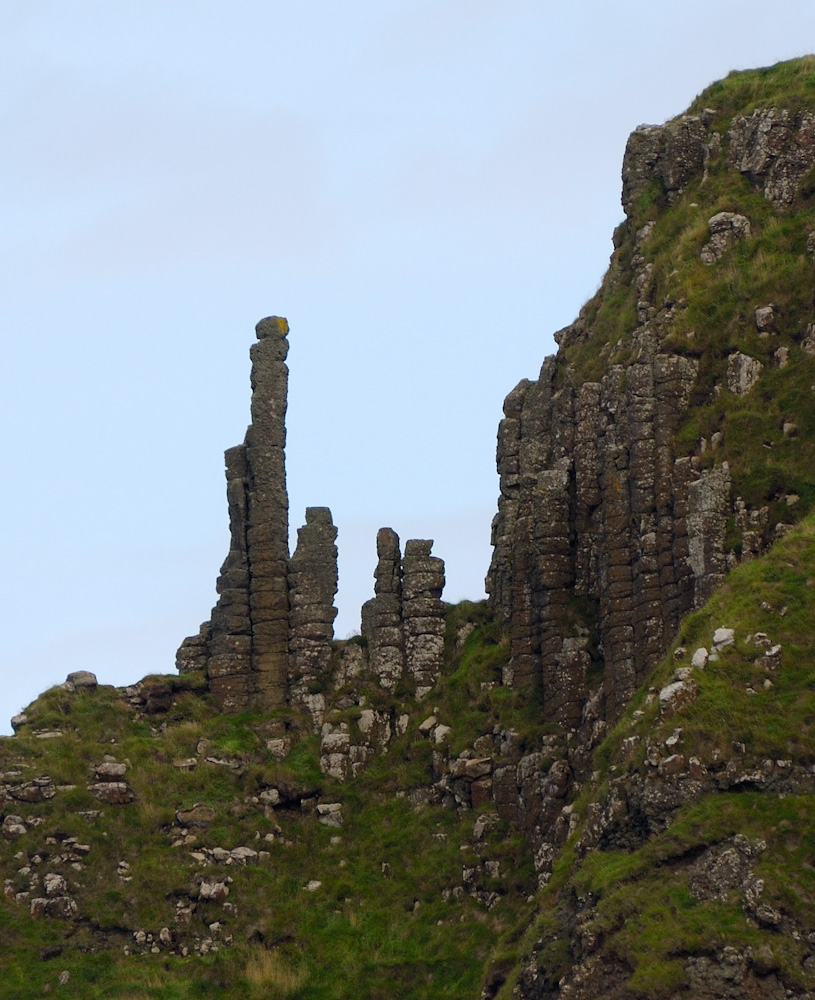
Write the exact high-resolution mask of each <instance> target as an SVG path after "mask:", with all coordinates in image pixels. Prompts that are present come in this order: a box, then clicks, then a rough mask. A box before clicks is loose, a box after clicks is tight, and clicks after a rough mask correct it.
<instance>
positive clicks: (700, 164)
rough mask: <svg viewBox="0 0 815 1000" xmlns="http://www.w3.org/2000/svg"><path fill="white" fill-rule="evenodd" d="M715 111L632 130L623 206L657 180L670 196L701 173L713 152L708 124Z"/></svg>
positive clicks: (625, 161) (626, 158)
mask: <svg viewBox="0 0 815 1000" xmlns="http://www.w3.org/2000/svg"><path fill="white" fill-rule="evenodd" d="M711 117H712V112H705V113H704V114H703V115H701V116H697V115H683V116H682V117H681V118H678V119H676V121H672V122H668V124H667V125H640V126H639V128H637V129H636V130H635V131H634V132H632V133H631V135H630V136H629V139H628V144H627V146H626V150H625V158H624V160H623V207H624V208H625V210H626V212H629V209H630V208H631V206H632V204H633V202H634V200H635V199H636V198H637V197H638V195H640V194H642V192H643V191H645V189H646V188H647V187H648V185H649V184H650V183H651V182H652V181H653V180H654V179H657V180H659V181H660V182H661V184H662V186H663V189H664V191H665V193H666V194H667V196H668V198H669V199H670V198H671V197H672V196H675V195H677V194H680V193H681V192H682V191H683V190H684V188H685V186H686V185H687V183H688V181H689V180H690V179H691V177H693V176H694V175H695V174H697V173H700V172H701V171H702V170H703V169H704V166H705V161H706V159H707V156H708V154H709V152H710V146H709V144H710V141H711V138H710V137H709V135H708V130H707V123H708V122H709V121H710V118H711Z"/></svg>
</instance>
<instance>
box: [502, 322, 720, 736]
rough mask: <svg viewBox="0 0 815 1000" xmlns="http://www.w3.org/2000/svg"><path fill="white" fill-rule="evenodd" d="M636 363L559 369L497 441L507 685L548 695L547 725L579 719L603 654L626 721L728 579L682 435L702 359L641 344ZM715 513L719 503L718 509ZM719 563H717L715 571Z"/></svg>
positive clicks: (524, 389)
mask: <svg viewBox="0 0 815 1000" xmlns="http://www.w3.org/2000/svg"><path fill="white" fill-rule="evenodd" d="M638 341H639V355H638V357H637V359H636V360H635V361H634V363H633V364H631V365H629V366H627V367H625V368H623V366H621V365H615V366H612V367H611V368H610V369H609V371H608V372H607V374H606V375H605V376H604V377H603V378H602V379H601V381H600V382H584V383H582V384H576V383H575V382H574V381H573V376H572V375H571V373H570V372H569V370H568V369H566V370H564V368H565V366H563V365H560V364H558V362H557V361H556V359H554V358H548V359H547V360H546V361H545V362H544V365H543V368H542V369H541V374H540V378H539V379H538V381H537V382H535V383H529V382H522V383H521V384H520V385H519V386H518V387H517V388H516V389H515V390H514V391H513V392H512V393H510V395H509V396H508V397H507V401H506V403H505V408H504V412H505V414H506V416H505V419H504V420H503V421H502V423H501V428H500V430H499V435H498V469H499V474H500V477H501V497H500V499H499V505H498V515H497V516H496V518H495V521H494V524H493V545H494V556H493V561H492V566H491V568H490V574H489V576H488V578H487V590H488V593H489V594H490V596H491V600H492V602H493V605H494V607H495V609H496V611H497V612H498V613H499V614H500V615H501V617H502V618H504V620H506V621H507V622H508V624H509V626H510V629H511V649H512V661H511V664H510V668H509V671H508V676H507V677H506V678H505V680H506V681H507V682H509V683H511V684H513V685H516V686H518V685H523V684H529V683H533V682H534V683H537V684H540V685H541V687H542V693H543V699H544V706H545V713H546V716H547V718H552V719H555V718H557V719H559V720H561V721H563V722H564V724H566V725H572V726H574V725H577V724H578V723H579V722H580V719H581V716H582V712H583V707H584V705H585V703H586V700H587V697H588V686H587V674H588V672H589V670H590V668H591V666H592V662H593V661H592V657H591V654H590V652H589V649H590V648H592V649H594V650H595V653H594V655H595V658H597V657H598V653H599V651H602V670H603V689H604V696H605V700H606V704H607V709H608V714H609V717H612V718H613V717H616V715H617V714H618V713H619V712H620V711H621V709H622V707H623V706H624V705H625V704H626V703H627V701H628V699H629V698H630V697H631V695H632V694H633V692H634V690H635V689H636V687H637V686H638V685H639V683H641V681H642V679H643V677H644V676H645V674H646V673H647V671H648V670H649V669H650V667H651V666H652V665H653V663H654V660H655V658H656V657H657V656H659V655H660V654H661V652H662V651H663V649H664V647H665V644H666V642H667V639H668V637H669V636H670V635H671V634H672V633H673V631H674V630H675V629H676V626H677V624H678V622H679V619H680V617H681V616H682V615H683V614H684V613H686V612H687V611H688V610H690V609H691V608H692V607H693V606H694V605H695V603H696V602H697V600H698V598H697V596H696V593H697V591H698V592H699V593H701V592H702V591H703V590H705V589H706V586H707V585H706V584H704V583H699V584H698V586H697V583H696V578H697V574H700V575H701V576H704V575H705V574H707V573H709V572H714V573H715V574H716V579H717V580H718V579H719V574H720V572H721V568H720V566H719V564H718V562H716V561H715V560H714V558H713V556H712V555H710V556H708V557H707V561H704V560H702V561H700V560H699V559H696V561H695V562H692V561H691V560H690V558H689V557H690V550H689V528H690V529H691V530H692V532H693V538H694V543H695V546H696V547H695V549H694V552H696V551H697V550H698V549H699V547H700V546H701V548H702V550H703V551H704V552H707V551H708V549H710V550H711V552H714V551H715V552H717V553H718V552H719V550H720V548H721V546H722V543H723V538H721V537H720V536H721V535H722V524H721V523H720V521H719V520H716V522H715V524H714V523H713V522H712V521H711V522H710V523H709V522H708V521H706V520H705V513H706V511H707V509H708V507H707V506H706V504H707V502H708V492H709V491H707V490H704V489H702V488H701V487H696V486H694V483H697V482H702V481H706V480H700V479H699V474H698V473H696V472H695V471H694V470H693V468H692V467H691V463H690V462H689V460H687V459H684V458H680V459H677V458H676V457H675V455H674V452H673V446H672V445H673V441H672V439H673V434H674V431H675V429H676V426H677V424H678V421H679V418H680V416H681V414H682V413H683V411H684V410H685V408H686V407H687V405H688V403H689V400H690V393H691V389H692V387H693V385H694V382H695V379H696V364H695V362H694V361H693V360H691V359H688V358H684V357H679V356H675V355H671V354H667V353H664V352H662V351H660V349H659V344H658V342H657V340H656V337H655V336H654V335H653V334H649V333H648V332H647V331H643V332H642V333H641V334H640V335H639V337H638ZM708 506H709V505H708ZM714 563H715V565H714Z"/></svg>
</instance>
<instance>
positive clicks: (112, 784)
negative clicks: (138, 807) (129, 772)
mask: <svg viewBox="0 0 815 1000" xmlns="http://www.w3.org/2000/svg"><path fill="white" fill-rule="evenodd" d="M88 791H89V792H91V794H92V795H94V797H95V798H97V799H99V801H100V802H105V803H107V805H109V806H124V805H127V804H128V803H129V802H132V801H133V799H134V798H135V797H136V796H135V794H134V793H133V789H132V788H131V787H130V786H129V785H128V784H127V782H126V781H100V782H97V783H96V784H94V785H88Z"/></svg>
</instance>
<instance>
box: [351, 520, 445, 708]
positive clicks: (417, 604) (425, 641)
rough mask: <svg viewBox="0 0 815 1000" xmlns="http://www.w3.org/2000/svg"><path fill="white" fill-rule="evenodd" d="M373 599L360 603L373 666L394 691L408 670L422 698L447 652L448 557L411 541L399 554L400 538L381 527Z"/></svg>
mask: <svg viewBox="0 0 815 1000" xmlns="http://www.w3.org/2000/svg"><path fill="white" fill-rule="evenodd" d="M376 547H377V556H378V557H379V558H378V562H377V566H376V571H375V573H374V579H375V581H376V582H375V587H374V592H375V597H374V598H373V599H372V600H370V601H367V602H366V603H365V604H364V605H363V607H362V635H363V636H364V637H365V639H366V640H367V643H368V656H369V662H370V669H371V671H372V672H373V673H374V674H375V675H376V677H377V678H378V679H379V683H380V684H381V686H382V687H383V688H385V689H386V690H389V691H392V690H393V689H394V688H395V687H396V684H397V682H398V680H399V678H400V677H401V676H402V675H403V673H404V672H405V671H407V673H408V675H409V676H410V677H411V678H412V680H413V681H414V682H415V684H416V695H417V697H419V698H422V697H424V695H426V694H427V692H428V691H429V690H430V688H431V687H432V686H433V684H434V683H435V681H436V680H437V679H438V676H439V673H440V671H441V664H442V658H443V653H444V627H445V605H444V602H443V601H442V600H441V593H442V590H443V588H444V561H443V560H442V559H439V558H437V557H436V556H433V555H431V554H430V553H431V549H432V547H433V542H432V541H431V540H428V539H411V540H410V541H408V542H407V543H406V545H405V555H404V558H400V549H399V536H398V535H397V534H396V532H395V531H393V529H392V528H381V529H380V531H379V533H378V535H377V539H376Z"/></svg>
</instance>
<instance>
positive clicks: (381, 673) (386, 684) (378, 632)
mask: <svg viewBox="0 0 815 1000" xmlns="http://www.w3.org/2000/svg"><path fill="white" fill-rule="evenodd" d="M376 555H377V564H376V569H375V570H374V595H375V596H374V597H373V599H372V600H370V601H367V602H366V603H365V604H363V605H362V635H363V636H364V638H365V639H366V640H367V642H368V659H369V663H370V669H371V671H372V672H373V673H374V675H375V676H376V677H378V678H379V683H380V684H381V685H382V687H383V688H385V689H386V690H388V691H392V690H393V688H395V687H396V683H397V681H398V680H399V678H400V677H401V676H402V671H403V669H404V663H405V641H404V635H403V632H402V552H401V549H400V547H399V536H398V535H397V534H396V532H395V531H394V530H393V529H392V528H380V529H379V531H378V532H377V535H376Z"/></svg>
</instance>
